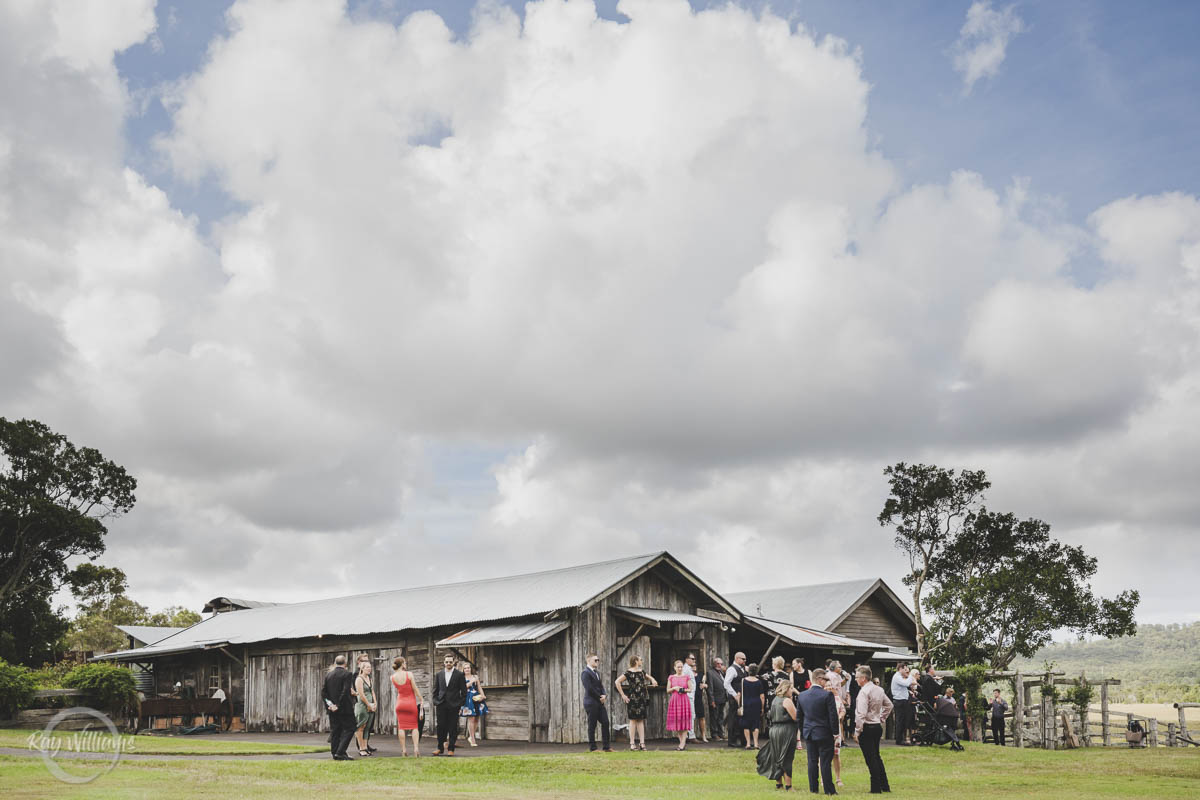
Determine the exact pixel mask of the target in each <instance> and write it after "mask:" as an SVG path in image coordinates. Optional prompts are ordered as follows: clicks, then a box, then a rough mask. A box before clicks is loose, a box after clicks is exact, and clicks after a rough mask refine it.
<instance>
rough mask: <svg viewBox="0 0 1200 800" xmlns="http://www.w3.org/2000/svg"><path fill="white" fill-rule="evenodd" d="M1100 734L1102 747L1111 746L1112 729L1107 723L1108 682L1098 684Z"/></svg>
mask: <svg viewBox="0 0 1200 800" xmlns="http://www.w3.org/2000/svg"><path fill="white" fill-rule="evenodd" d="M1100 733H1101V735H1102V736H1103V737H1104V746H1105V747H1111V746H1112V729H1111V728H1110V727H1109V723H1108V682H1107V681H1105V682H1104V683H1102V684H1100Z"/></svg>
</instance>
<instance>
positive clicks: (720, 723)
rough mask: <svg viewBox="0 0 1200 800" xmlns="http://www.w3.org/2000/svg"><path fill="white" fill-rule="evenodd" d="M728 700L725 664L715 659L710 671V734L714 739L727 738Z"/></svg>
mask: <svg viewBox="0 0 1200 800" xmlns="http://www.w3.org/2000/svg"><path fill="white" fill-rule="evenodd" d="M728 700H729V698H728V697H727V696H726V694H725V662H724V661H722V660H721V659H720V658H714V659H713V660H712V669H710V670H709V671H708V732H709V733H710V734H712V737H713V738H714V739H724V738H725V703H726V701H728Z"/></svg>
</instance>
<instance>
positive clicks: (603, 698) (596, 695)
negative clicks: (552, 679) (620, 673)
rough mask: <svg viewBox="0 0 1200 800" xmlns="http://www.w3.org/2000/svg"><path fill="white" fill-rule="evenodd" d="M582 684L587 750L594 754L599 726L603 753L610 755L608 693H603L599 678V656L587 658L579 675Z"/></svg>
mask: <svg viewBox="0 0 1200 800" xmlns="http://www.w3.org/2000/svg"><path fill="white" fill-rule="evenodd" d="M579 680H580V682H581V683H582V684H583V710H584V712H585V713H586V714H587V729H588V750H589V751H590V752H592V753H594V752H596V726H597V725H599V726H600V739H601V741H602V742H603V744H604V752H606V753H611V752H612V747H611V746H610V745H609V743H608V736H609V732H608V729H609V723H608V692H606V691H604V681H603V679H601V677H600V656H598V655H596V654H595V653H592V654H591V655H590V656H588V657H587V666H586V667H584V670H583V672H582V673H580V675H579Z"/></svg>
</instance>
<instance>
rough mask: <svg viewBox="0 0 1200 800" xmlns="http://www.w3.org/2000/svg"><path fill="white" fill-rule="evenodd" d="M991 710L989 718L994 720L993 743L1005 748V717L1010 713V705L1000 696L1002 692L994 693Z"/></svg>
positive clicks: (997, 690)
mask: <svg viewBox="0 0 1200 800" xmlns="http://www.w3.org/2000/svg"><path fill="white" fill-rule="evenodd" d="M990 705H991V708H990V709H989V713H988V716H990V717H991V719H992V741H993V742H995V743H996V744H998V745H1000V746H1001V747H1004V715H1005V714H1006V713H1008V703H1006V702H1004V698H1003V697H1001V696H1000V690H999V689H996V690H995V691H994V692H992V702H991V704H990Z"/></svg>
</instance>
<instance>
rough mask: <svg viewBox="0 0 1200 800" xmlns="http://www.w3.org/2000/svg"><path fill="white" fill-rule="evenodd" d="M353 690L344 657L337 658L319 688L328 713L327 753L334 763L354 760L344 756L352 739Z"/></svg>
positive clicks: (351, 757)
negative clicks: (351, 694) (330, 755)
mask: <svg viewBox="0 0 1200 800" xmlns="http://www.w3.org/2000/svg"><path fill="white" fill-rule="evenodd" d="M353 688H354V674H353V673H352V672H350V670H348V669H346V657H345V656H338V657H337V658H335V659H334V660H333V669H331V670H329V672H327V673H326V674H325V683H324V684H323V685H322V686H321V698H322V699H323V700H324V701H325V710H326V711H327V712H328V713H329V751H330V753H331V754H332V756H333V760H334V761H353V760H354V757H353V756H349V755H347V754H346V748H347V747H349V745H350V740H351V739H353V738H354V699H353V698H352V697H351V696H350V692H351V690H352V689H353Z"/></svg>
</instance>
